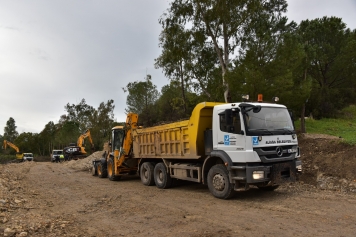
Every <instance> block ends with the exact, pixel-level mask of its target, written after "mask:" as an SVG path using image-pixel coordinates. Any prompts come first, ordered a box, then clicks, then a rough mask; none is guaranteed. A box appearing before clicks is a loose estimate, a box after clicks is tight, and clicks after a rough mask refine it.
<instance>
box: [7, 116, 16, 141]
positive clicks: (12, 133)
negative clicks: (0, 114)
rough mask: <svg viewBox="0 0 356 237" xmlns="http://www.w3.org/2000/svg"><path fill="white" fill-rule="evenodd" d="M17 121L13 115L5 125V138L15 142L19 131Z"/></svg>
mask: <svg viewBox="0 0 356 237" xmlns="http://www.w3.org/2000/svg"><path fill="white" fill-rule="evenodd" d="M16 128H17V126H16V122H15V119H13V118H12V117H10V118H9V120H7V122H6V126H5V127H4V139H5V140H8V141H10V142H13V141H14V140H15V139H16V137H17V136H18V135H19V133H18V132H17V131H16Z"/></svg>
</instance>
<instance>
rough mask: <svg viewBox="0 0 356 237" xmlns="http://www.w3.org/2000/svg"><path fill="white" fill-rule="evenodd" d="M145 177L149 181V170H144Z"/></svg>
mask: <svg viewBox="0 0 356 237" xmlns="http://www.w3.org/2000/svg"><path fill="white" fill-rule="evenodd" d="M143 177H144V178H145V179H148V170H147V169H143Z"/></svg>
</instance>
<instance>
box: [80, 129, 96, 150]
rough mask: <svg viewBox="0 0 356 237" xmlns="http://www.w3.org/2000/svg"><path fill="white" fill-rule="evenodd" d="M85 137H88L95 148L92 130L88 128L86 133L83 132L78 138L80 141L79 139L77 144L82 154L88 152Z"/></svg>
mask: <svg viewBox="0 0 356 237" xmlns="http://www.w3.org/2000/svg"><path fill="white" fill-rule="evenodd" d="M85 138H88V140H89V142H90V144H91V147H92V149H93V148H94V143H93V139H92V138H91V135H90V130H89V129H88V130H87V131H86V132H85V133H83V134H82V135H80V137H79V138H78V141H77V146H79V147H80V152H81V153H82V154H86V153H87V152H86V151H85V147H84V146H83V144H84V139H85Z"/></svg>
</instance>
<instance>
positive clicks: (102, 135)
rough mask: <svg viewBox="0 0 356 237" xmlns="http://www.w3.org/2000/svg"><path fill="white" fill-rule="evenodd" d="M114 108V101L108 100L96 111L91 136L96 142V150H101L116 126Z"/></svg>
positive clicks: (92, 120) (92, 121)
mask: <svg viewBox="0 0 356 237" xmlns="http://www.w3.org/2000/svg"><path fill="white" fill-rule="evenodd" d="M114 108H115V105H114V100H108V101H107V102H106V103H104V102H101V103H100V105H99V107H98V109H97V110H95V111H94V114H93V116H92V118H91V124H92V125H93V126H92V127H91V129H90V134H91V136H92V138H93V141H95V142H94V145H95V150H97V149H101V148H102V146H103V144H104V142H106V141H107V140H108V137H109V136H110V134H111V133H110V131H111V128H112V127H113V126H114Z"/></svg>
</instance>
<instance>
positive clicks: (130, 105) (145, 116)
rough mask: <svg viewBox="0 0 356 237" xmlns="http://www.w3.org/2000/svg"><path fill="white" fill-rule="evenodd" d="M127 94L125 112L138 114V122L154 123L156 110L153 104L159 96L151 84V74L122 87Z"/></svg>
mask: <svg viewBox="0 0 356 237" xmlns="http://www.w3.org/2000/svg"><path fill="white" fill-rule="evenodd" d="M122 89H123V90H124V92H127V91H128V93H129V94H128V95H127V100H126V104H127V109H125V111H126V112H127V113H129V112H133V113H137V114H139V116H140V117H139V118H140V123H142V124H143V125H145V126H149V125H152V124H153V123H155V120H156V119H155V118H156V111H155V110H154V108H153V105H154V103H155V101H156V100H157V98H158V97H159V92H158V90H157V89H156V86H155V85H153V84H152V81H151V76H150V75H147V76H146V80H145V81H135V82H130V83H128V84H127V86H126V88H122Z"/></svg>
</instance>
